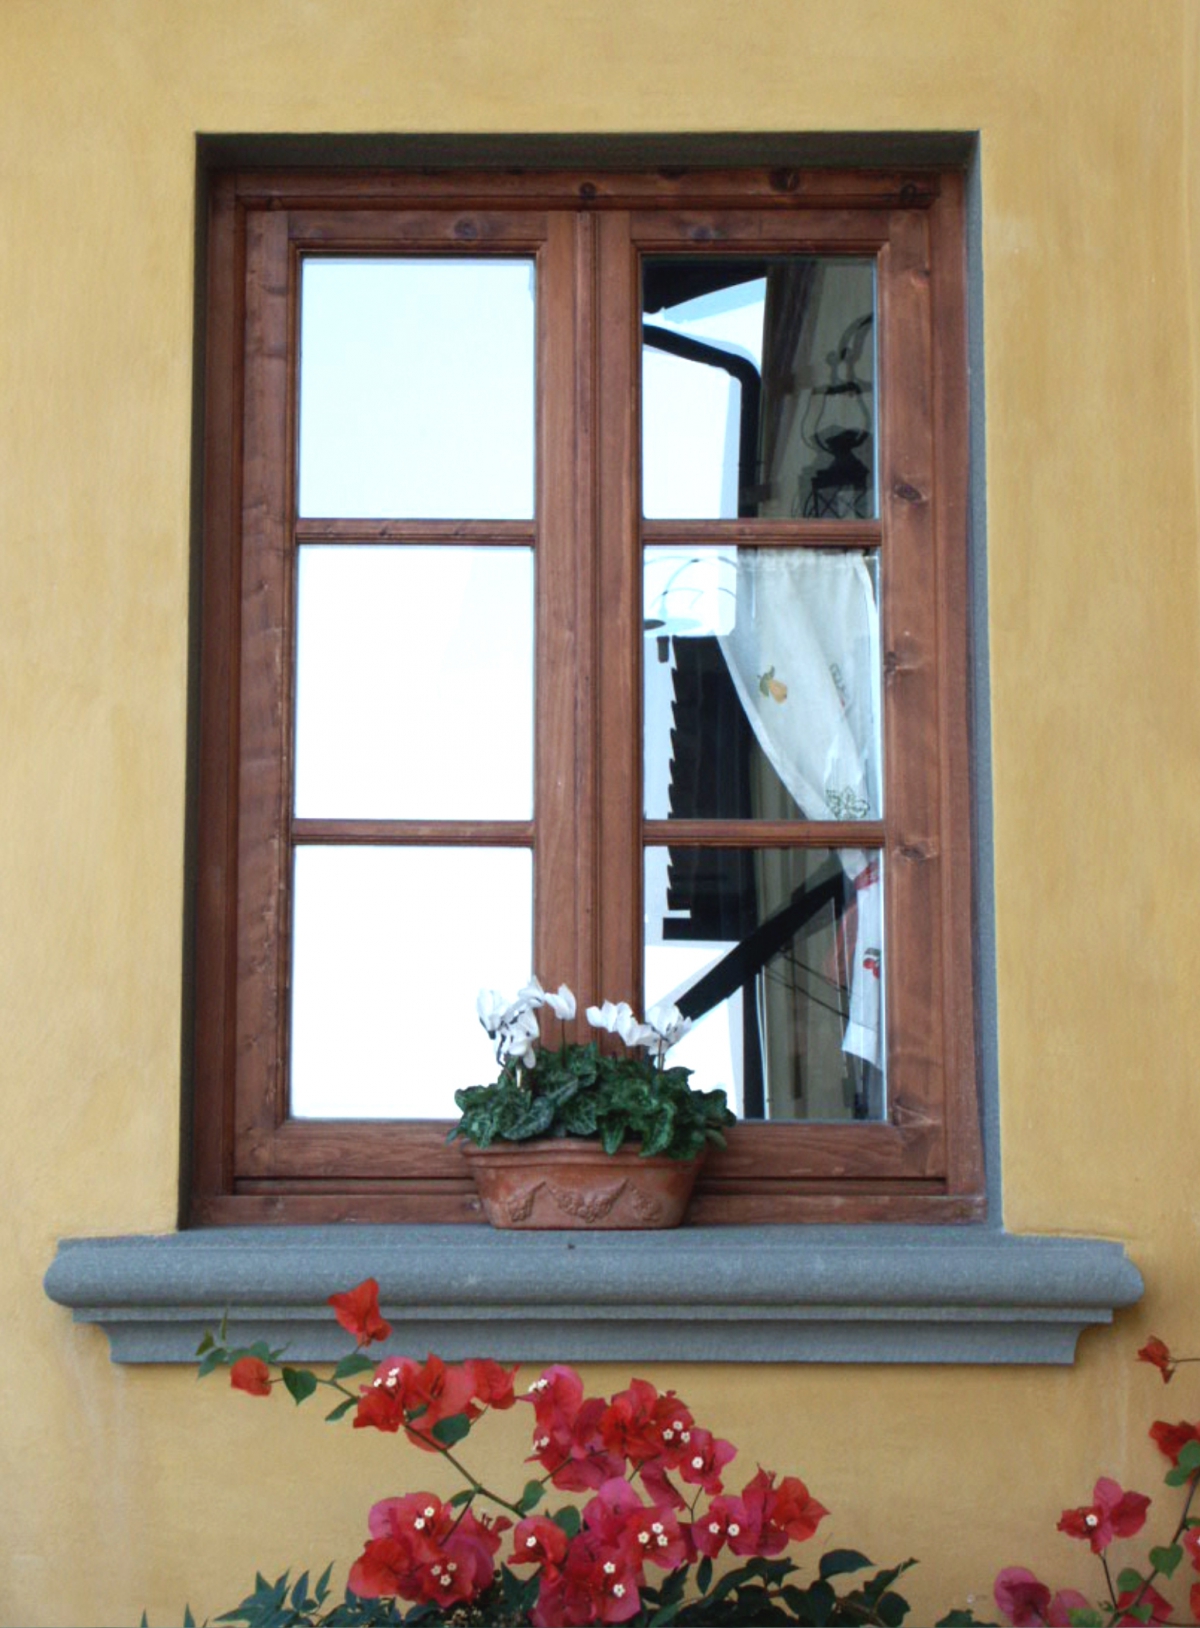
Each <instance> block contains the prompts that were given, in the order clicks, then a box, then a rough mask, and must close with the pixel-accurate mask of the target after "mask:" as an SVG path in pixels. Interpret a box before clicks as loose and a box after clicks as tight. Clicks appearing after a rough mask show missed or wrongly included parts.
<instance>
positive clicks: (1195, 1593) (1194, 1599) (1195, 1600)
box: [1188, 1583, 1200, 1622]
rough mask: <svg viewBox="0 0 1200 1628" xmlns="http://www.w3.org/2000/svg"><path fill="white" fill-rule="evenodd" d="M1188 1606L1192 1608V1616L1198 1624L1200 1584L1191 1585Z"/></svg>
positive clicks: (1199, 1618) (1199, 1616) (1199, 1617)
mask: <svg viewBox="0 0 1200 1628" xmlns="http://www.w3.org/2000/svg"><path fill="white" fill-rule="evenodd" d="M1188 1604H1189V1605H1190V1606H1191V1608H1192V1615H1193V1617H1195V1619H1196V1621H1197V1622H1200V1583H1193V1584H1192V1592H1191V1594H1190V1595H1189V1597H1188Z"/></svg>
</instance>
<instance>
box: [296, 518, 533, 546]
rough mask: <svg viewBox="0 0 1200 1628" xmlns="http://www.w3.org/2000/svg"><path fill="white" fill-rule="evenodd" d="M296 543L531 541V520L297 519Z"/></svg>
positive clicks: (505, 542)
mask: <svg viewBox="0 0 1200 1628" xmlns="http://www.w3.org/2000/svg"><path fill="white" fill-rule="evenodd" d="M295 540H296V542H297V543H298V544H299V543H470V544H471V545H472V546H474V547H479V546H481V545H483V546H486V545H487V544H489V543H494V544H504V545H511V544H513V543H532V542H533V541H534V522H533V521H532V520H322V519H313V518H311V517H309V518H306V519H303V520H297V522H296V531H295Z"/></svg>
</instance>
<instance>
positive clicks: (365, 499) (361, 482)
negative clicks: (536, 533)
mask: <svg viewBox="0 0 1200 1628" xmlns="http://www.w3.org/2000/svg"><path fill="white" fill-rule="evenodd" d="M534 336H535V326H534V268H533V262H532V261H530V260H502V259H482V258H476V259H472V260H451V259H436V258H428V259H421V260H394V259H383V258H377V259H369V260H365V259H364V260H341V259H318V258H312V257H310V258H308V259H306V260H305V261H304V266H303V273H302V282H301V305H300V479H299V485H300V514H301V515H304V516H320V517H323V518H326V519H336V518H339V517H353V518H359V519H375V518H382V519H400V520H403V519H415V520H436V519H484V520H527V519H529V518H530V517H531V516H532V514H533V446H534Z"/></svg>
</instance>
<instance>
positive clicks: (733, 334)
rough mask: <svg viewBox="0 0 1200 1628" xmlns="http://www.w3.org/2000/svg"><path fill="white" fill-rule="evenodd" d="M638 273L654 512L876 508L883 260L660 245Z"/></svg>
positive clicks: (806, 512)
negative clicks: (676, 252) (680, 250)
mask: <svg viewBox="0 0 1200 1628" xmlns="http://www.w3.org/2000/svg"><path fill="white" fill-rule="evenodd" d="M642 272H643V275H642V294H643V299H642V309H643V326H642V337H643V350H642V480H643V489H642V507H643V512H644V514H645V515H646V516H647V518H649V519H664V520H666V519H706V518H707V519H734V518H738V517H742V518H747V517H749V518H753V517H759V518H772V519H787V518H793V519H817V520H828V519H835V520H846V519H855V518H858V519H867V518H870V517H872V516H874V515H875V514H876V513H877V508H876V498H875V424H876V403H875V268H874V263H873V262H872V261H870V260H849V259H835V258H832V257H828V256H826V257H820V258H818V257H814V256H811V255H777V256H771V257H769V258H755V257H752V256H740V257H737V258H734V257H732V256H717V255H706V256H703V257H701V256H698V255H692V256H687V257H681V256H671V257H669V258H668V257H666V256H657V255H654V256H649V257H647V258H646V260H645V261H644V262H643V268H642Z"/></svg>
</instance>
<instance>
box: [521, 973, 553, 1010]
mask: <svg viewBox="0 0 1200 1628" xmlns="http://www.w3.org/2000/svg"><path fill="white" fill-rule="evenodd" d="M545 999H546V991H545V990H544V989H543V988H542V986H541V984H540V983H539V981H538V978H537V974H536V973H534V974H531V975H530V979H529V982H528V983H527V984H523V985H522V987H521V988H520V989H518V990H517V1005H518V1006H541V1005H543V1004H544V1002H545Z"/></svg>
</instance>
